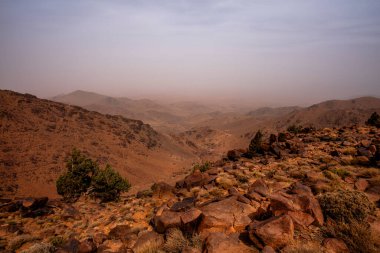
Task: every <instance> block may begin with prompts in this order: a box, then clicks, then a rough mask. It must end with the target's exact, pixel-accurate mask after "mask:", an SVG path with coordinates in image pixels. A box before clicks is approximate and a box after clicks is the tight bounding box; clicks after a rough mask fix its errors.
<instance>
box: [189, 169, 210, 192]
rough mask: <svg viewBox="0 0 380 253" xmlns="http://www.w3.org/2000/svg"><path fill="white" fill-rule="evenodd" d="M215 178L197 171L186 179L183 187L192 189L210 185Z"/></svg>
mask: <svg viewBox="0 0 380 253" xmlns="http://www.w3.org/2000/svg"><path fill="white" fill-rule="evenodd" d="M212 179H215V177H211V176H210V175H209V174H208V173H202V172H201V171H200V170H195V171H194V172H193V173H192V174H190V175H188V176H187V177H185V179H184V181H183V187H185V188H187V189H190V188H192V187H196V186H203V185H206V184H208V183H209V182H210V181H212Z"/></svg>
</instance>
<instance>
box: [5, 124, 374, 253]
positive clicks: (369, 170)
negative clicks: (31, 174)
mask: <svg viewBox="0 0 380 253" xmlns="http://www.w3.org/2000/svg"><path fill="white" fill-rule="evenodd" d="M258 139H260V138H257V139H256V140H255V141H253V142H252V143H251V146H250V151H251V152H246V150H232V151H229V152H228V155H227V156H226V157H225V158H224V159H222V160H220V161H218V162H215V163H213V164H212V166H210V167H208V166H199V167H198V169H196V170H194V171H193V172H191V174H190V175H188V176H186V177H185V178H184V179H183V180H181V181H179V182H177V184H176V185H175V186H174V185H173V186H172V185H169V184H167V183H165V182H159V183H156V184H154V185H153V186H152V188H151V189H149V190H146V191H141V192H139V193H138V194H136V195H133V196H123V197H122V198H121V200H120V201H119V202H117V203H98V201H96V200H93V199H90V198H89V197H86V196H83V197H81V198H80V200H79V201H77V202H75V203H72V204H70V203H64V202H62V201H60V200H48V199H47V198H39V199H34V198H29V199H21V200H2V204H0V212H1V213H0V251H4V252H25V253H34V252H81V253H85V252H194V253H195V252H209V253H211V252H240V253H243V252H267V253H268V252H379V251H380V209H379V208H380V169H379V167H380V166H379V165H380V130H379V129H377V128H370V127H351V128H341V129H322V130H318V131H315V130H313V129H303V130H302V131H300V133H297V134H294V133H293V134H290V133H286V134H278V135H271V136H270V138H266V137H265V138H263V139H262V141H261V140H258Z"/></svg>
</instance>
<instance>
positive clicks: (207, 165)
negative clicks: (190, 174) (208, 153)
mask: <svg viewBox="0 0 380 253" xmlns="http://www.w3.org/2000/svg"><path fill="white" fill-rule="evenodd" d="M210 168H211V162H209V161H206V162H204V163H196V164H194V166H193V170H192V171H196V170H200V172H205V171H207V170H209V169H210Z"/></svg>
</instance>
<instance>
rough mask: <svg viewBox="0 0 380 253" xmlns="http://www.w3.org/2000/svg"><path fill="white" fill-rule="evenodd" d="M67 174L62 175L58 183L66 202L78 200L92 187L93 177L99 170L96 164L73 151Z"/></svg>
mask: <svg viewBox="0 0 380 253" xmlns="http://www.w3.org/2000/svg"><path fill="white" fill-rule="evenodd" d="M66 169H67V172H66V173H65V174H63V175H61V176H60V177H59V178H58V180H57V182H56V187H57V192H58V194H59V195H62V196H63V198H64V199H66V200H73V199H76V198H78V197H79V196H80V195H81V193H83V192H86V191H87V189H88V187H89V186H90V185H91V176H92V175H93V174H94V173H95V172H96V171H97V170H98V165H97V164H96V162H94V161H92V160H91V159H89V158H87V157H86V156H85V155H82V154H81V152H80V151H79V150H77V149H73V151H72V153H71V156H70V157H69V159H68V160H67V162H66Z"/></svg>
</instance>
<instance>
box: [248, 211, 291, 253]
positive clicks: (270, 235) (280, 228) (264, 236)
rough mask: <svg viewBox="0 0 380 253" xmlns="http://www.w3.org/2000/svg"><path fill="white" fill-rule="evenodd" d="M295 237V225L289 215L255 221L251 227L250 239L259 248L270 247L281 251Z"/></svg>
mask: <svg viewBox="0 0 380 253" xmlns="http://www.w3.org/2000/svg"><path fill="white" fill-rule="evenodd" d="M293 236H294V224H293V220H292V218H291V217H290V216H289V215H282V216H279V217H272V218H270V219H268V220H264V221H254V222H252V223H251V224H250V225H249V238H250V239H251V240H252V242H253V243H254V244H255V245H256V246H257V247H259V248H261V249H262V248H264V246H266V245H268V246H271V247H273V248H274V249H280V248H283V247H285V246H286V245H288V244H289V243H290V242H291V241H292V240H293Z"/></svg>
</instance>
